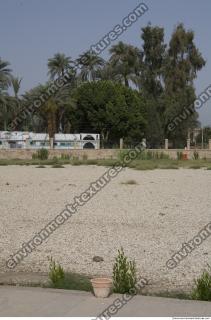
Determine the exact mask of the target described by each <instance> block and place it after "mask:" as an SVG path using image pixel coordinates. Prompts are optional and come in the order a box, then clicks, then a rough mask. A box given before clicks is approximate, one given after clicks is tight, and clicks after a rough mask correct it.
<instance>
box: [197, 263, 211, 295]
mask: <svg viewBox="0 0 211 320" xmlns="http://www.w3.org/2000/svg"><path fill="white" fill-rule="evenodd" d="M192 298H193V299H194V300H203V301H211V267H210V265H208V269H207V270H204V271H203V273H202V275H201V277H200V278H198V279H196V280H195V288H194V289H193V292H192Z"/></svg>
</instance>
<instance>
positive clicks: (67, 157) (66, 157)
mask: <svg viewBox="0 0 211 320" xmlns="http://www.w3.org/2000/svg"><path fill="white" fill-rule="evenodd" d="M70 158H71V156H70V155H69V154H66V153H62V154H61V160H70Z"/></svg>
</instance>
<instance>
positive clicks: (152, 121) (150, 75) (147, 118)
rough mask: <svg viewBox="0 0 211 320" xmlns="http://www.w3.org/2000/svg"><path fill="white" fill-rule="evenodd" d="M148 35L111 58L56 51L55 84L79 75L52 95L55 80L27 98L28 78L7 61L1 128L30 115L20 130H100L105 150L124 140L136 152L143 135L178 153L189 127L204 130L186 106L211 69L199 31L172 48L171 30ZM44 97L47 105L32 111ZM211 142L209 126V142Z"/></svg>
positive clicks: (52, 63) (0, 87)
mask: <svg viewBox="0 0 211 320" xmlns="http://www.w3.org/2000/svg"><path fill="white" fill-rule="evenodd" d="M140 36H141V41H142V43H141V46H140V47H135V46H133V45H131V44H128V43H123V42H121V41H120V42H119V43H117V44H115V45H113V46H112V47H111V48H110V50H109V54H110V56H109V59H108V61H104V60H103V59H102V58H101V57H99V56H98V55H97V54H96V53H95V52H94V51H92V50H89V51H87V52H85V53H83V54H81V55H80V56H79V58H78V59H76V61H75V62H74V61H72V59H71V57H68V56H66V55H65V54H63V53H56V54H55V55H54V56H53V57H52V58H50V59H48V75H49V80H58V79H59V80H60V79H61V77H62V76H64V75H65V74H66V73H67V72H68V74H71V75H72V76H71V79H69V80H68V81H67V82H65V84H63V85H62V87H61V88H60V89H59V90H55V91H54V89H53V91H52V92H51V93H50V94H49V88H51V85H52V82H51V81H48V82H46V83H44V84H40V85H38V86H36V87H35V88H32V89H31V90H30V91H28V92H25V93H24V94H23V95H22V96H20V95H19V92H20V91H19V90H20V85H21V78H19V77H14V76H12V70H11V69H10V64H9V63H8V62H6V61H5V60H3V59H2V58H0V130H5V131H6V130H8V128H9V124H10V123H13V121H14V119H16V118H17V117H18V116H19V115H20V114H23V115H24V117H22V120H21V121H20V122H18V123H17V125H16V124H15V128H14V130H21V131H24V130H25V131H34V132H48V134H49V135H50V137H53V135H54V133H55V132H62V133H75V132H99V133H100V134H101V139H102V141H103V147H112V146H114V145H115V146H116V145H119V139H120V138H124V143H125V145H127V146H128V147H129V148H132V147H134V145H135V144H137V143H138V142H140V141H141V139H142V138H146V140H147V143H148V145H149V147H151V148H157V147H160V146H161V144H162V141H164V138H168V139H169V140H170V141H171V143H172V144H173V147H175V148H176V147H177V148H178V147H184V141H185V140H186V138H187V133H188V130H189V129H191V128H195V127H197V126H198V125H199V123H198V114H197V112H196V111H193V112H192V113H191V114H189V116H186V114H185V113H184V108H185V107H189V106H191V105H192V104H193V102H194V100H195V98H196V94H195V87H194V80H195V79H196V77H197V74H198V72H199V71H200V70H201V69H202V68H203V67H204V66H205V60H204V58H203V56H202V54H201V53H200V51H199V49H198V48H197V46H196V44H195V38H194V37H195V35H194V32H193V31H192V30H187V29H186V28H185V27H184V25H183V24H178V25H177V26H176V27H175V29H174V31H173V33H172V35H171V37H170V40H169V42H168V43H166V42H165V30H164V28H162V27H160V26H152V25H151V24H148V25H147V26H145V27H143V28H142V30H141V35H140ZM134 87H135V88H136V89H134ZM11 89H12V90H11ZM11 92H12V94H11ZM41 96H42V97H45V99H41V100H42V105H41V106H40V107H39V108H34V110H32V112H29V107H30V106H33V104H34V101H35V100H36V99H37V98H38V97H41ZM46 97H47V98H46ZM178 115H181V116H182V118H183V120H181V119H179V121H177V125H176V126H175V129H174V130H172V131H170V130H169V126H168V125H169V123H170V122H172V120H174V119H175V118H178ZM210 137H211V130H210V128H206V129H205V130H204V142H205V143H208V139H209V138H210ZM198 139H200V135H199V136H198V137H197V141H198ZM147 159H149V158H147ZM65 160H67V159H65Z"/></svg>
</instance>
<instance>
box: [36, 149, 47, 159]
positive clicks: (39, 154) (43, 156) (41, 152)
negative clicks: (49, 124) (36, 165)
mask: <svg viewBox="0 0 211 320" xmlns="http://www.w3.org/2000/svg"><path fill="white" fill-rule="evenodd" d="M48 156H49V151H48V150H47V149H40V150H38V151H37V152H36V153H33V155H32V159H33V160H36V159H39V160H48Z"/></svg>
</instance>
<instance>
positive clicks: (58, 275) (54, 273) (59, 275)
mask: <svg viewBox="0 0 211 320" xmlns="http://www.w3.org/2000/svg"><path fill="white" fill-rule="evenodd" d="M48 276H49V278H50V280H51V282H52V285H53V286H54V287H56V286H57V285H58V284H59V283H60V281H61V280H63V279H64V276H65V274H64V269H63V268H62V266H61V265H60V264H59V263H58V264H57V263H56V262H55V260H53V258H52V257H51V259H50V265H49V274H48Z"/></svg>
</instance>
